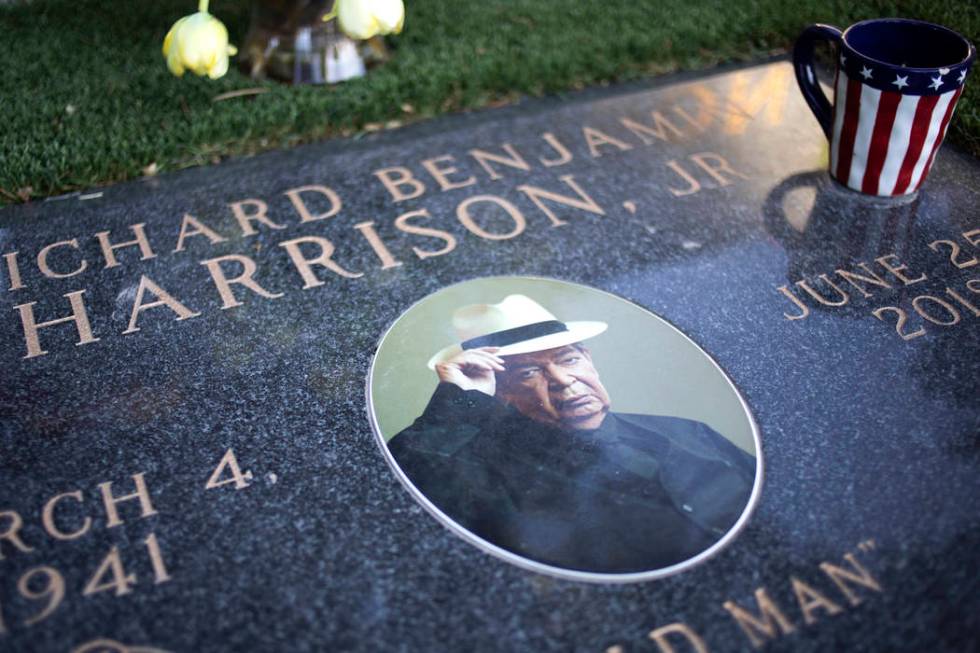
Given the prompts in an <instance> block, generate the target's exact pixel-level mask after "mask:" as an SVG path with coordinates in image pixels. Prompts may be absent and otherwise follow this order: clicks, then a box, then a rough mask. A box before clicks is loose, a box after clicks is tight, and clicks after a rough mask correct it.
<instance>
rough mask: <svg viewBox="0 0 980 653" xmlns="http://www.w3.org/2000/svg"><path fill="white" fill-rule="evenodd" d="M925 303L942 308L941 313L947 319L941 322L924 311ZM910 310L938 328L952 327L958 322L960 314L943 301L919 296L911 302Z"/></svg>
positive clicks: (928, 296) (929, 296) (930, 296)
mask: <svg viewBox="0 0 980 653" xmlns="http://www.w3.org/2000/svg"><path fill="white" fill-rule="evenodd" d="M927 301H929V302H932V303H933V304H937V305H939V306H940V307H942V309H943V311H944V312H945V313H946V314H947V315H948V316H949V319H947V320H946V321H943V320H941V319H939V318H938V317H935V316H934V315H931V314H930V313H929V312H928V311H926V309H925V306H927V304H926V302H927ZM912 308H914V309H915V312H916V313H918V314H919V315H920V316H922V319H924V320H927V321H929V322H932V323H933V324H938V325H940V326H953V325H954V324H957V323H958V322H959V321H960V312H959V311H957V310H956V309H955V308H953V305H952V304H950V303H949V302H947V301H946V300H944V299H940V298H939V297H933V296H932V295H920V296H918V297H916V298H915V299H913V300H912Z"/></svg>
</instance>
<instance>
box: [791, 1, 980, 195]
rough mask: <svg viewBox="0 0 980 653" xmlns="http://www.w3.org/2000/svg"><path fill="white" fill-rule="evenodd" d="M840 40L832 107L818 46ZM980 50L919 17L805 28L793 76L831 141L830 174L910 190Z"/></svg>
mask: <svg viewBox="0 0 980 653" xmlns="http://www.w3.org/2000/svg"><path fill="white" fill-rule="evenodd" d="M818 41H830V42H831V43H835V44H837V49H838V61H837V77H836V80H835V81H834V104H833V105H831V103H830V101H829V100H828V99H827V96H826V95H824V93H823V90H821V88H820V84H819V83H818V82H817V77H816V73H815V72H814V68H813V49H814V45H815V44H816V43H817V42H818ZM976 54H977V51H976V48H975V47H974V46H973V45H972V44H971V43H970V42H969V41H967V40H966V39H965V38H964V37H963V36H960V35H959V34H957V33H956V32H954V31H953V30H951V29H947V28H945V27H942V26H940V25H934V24H932V23H926V22H923V21H918V20H906V19H900V18H882V19H874V20H865V21H862V22H860V23H855V24H854V25H851V26H850V27H848V28H847V29H846V30H844V31H843V32H841V30H840V29H838V28H836V27H833V26H831V25H821V24H817V25H811V26H810V27H807V28H806V29H805V30H803V33H802V34H801V35H800V38H799V39H798V40H797V41H796V46H795V48H794V49H793V68H794V69H795V70H796V81H797V82H798V83H799V85H800V89H801V90H802V92H803V97H804V98H806V101H807V104H809V105H810V109H812V110H813V113H814V114H815V115H816V116H817V120H818V121H820V126H821V127H823V131H824V133H825V134H826V135H827V138H828V139H829V140H830V174H831V176H832V177H834V178H835V179H836V180H837V181H839V182H840V183H842V184H844V185H845V186H847V187H848V188H851V189H853V190H856V191H859V192H862V193H867V194H869V195H881V196H892V195H908V194H911V193H914V192H915V191H916V190H918V188H919V186H921V185H922V182H923V181H924V180H925V178H926V175H927V174H929V169H930V168H931V167H932V163H933V161H934V160H935V158H936V152H937V151H938V150H939V146H940V145H941V144H942V142H943V137H944V136H945V135H946V128H947V127H948V126H949V119H950V117H952V115H953V109H954V107H955V106H956V101H957V100H958V99H959V98H960V94H961V93H962V92H963V83H964V81H965V80H966V76H967V74H969V72H970V67H971V66H972V65H973V61H974V59H975V58H976Z"/></svg>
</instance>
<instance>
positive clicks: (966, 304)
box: [946, 287, 980, 317]
mask: <svg viewBox="0 0 980 653" xmlns="http://www.w3.org/2000/svg"><path fill="white" fill-rule="evenodd" d="M946 294H947V295H949V296H950V297H952V298H953V299H955V300H956V301H957V303H959V304H960V306H962V307H963V308H965V309H967V310H968V311H970V312H971V313H973V315H974V317H980V308H977V307H976V306H974V305H973V303H972V302H970V301H969V300H968V299H967V298H966V297H963V296H962V295H960V294H959V293H958V292H956V291H955V290H953V289H952V288H949V287H947V288H946Z"/></svg>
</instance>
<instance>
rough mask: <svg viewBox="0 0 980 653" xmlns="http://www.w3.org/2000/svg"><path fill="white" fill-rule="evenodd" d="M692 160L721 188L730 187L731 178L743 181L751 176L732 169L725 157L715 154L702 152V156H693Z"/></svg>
mask: <svg viewBox="0 0 980 653" xmlns="http://www.w3.org/2000/svg"><path fill="white" fill-rule="evenodd" d="M690 159H691V160H692V161H694V163H696V164H697V165H698V166H699V167H700V168H701V169H702V170H704V171H705V172H707V173H708V174H709V175H711V177H712V178H713V179H714V180H715V181H717V182H718V185H719V186H728V185H730V184H731V183H732V182H731V179H730V177H741V178H742V179H748V178H749V176H748V175H745V174H742V173H741V172H739V171H737V170H735V169H734V168H732V166H731V165H730V164H729V163H728V161H726V160H725V157H723V156H721V155H720V154H716V153H715V152H701V153H700V154H692V155H691V156H690ZM709 159H710V160H711V161H714V165H712V164H711V163H709ZM722 173H727V174H728V175H729V176H728V177H726V176H725V175H724V174H722Z"/></svg>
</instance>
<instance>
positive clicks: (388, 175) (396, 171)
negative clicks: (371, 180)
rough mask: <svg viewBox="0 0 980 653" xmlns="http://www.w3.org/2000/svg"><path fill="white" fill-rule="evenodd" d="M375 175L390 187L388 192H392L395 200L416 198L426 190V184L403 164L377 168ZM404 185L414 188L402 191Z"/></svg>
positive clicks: (386, 186) (401, 200) (402, 200)
mask: <svg viewBox="0 0 980 653" xmlns="http://www.w3.org/2000/svg"><path fill="white" fill-rule="evenodd" d="M374 176H375V177H377V178H378V179H380V180H381V183H382V184H384V187H385V188H387V189H388V193H390V194H391V197H392V199H394V200H395V202H404V201H405V200H411V199H415V198H416V197H419V196H420V195H422V193H424V192H425V184H423V183H422V182H421V181H419V180H418V179H416V178H415V176H414V175H412V171H411V170H409V169H408V168H403V167H401V166H395V167H393V168H383V169H381V170H375V171H374ZM402 186H408V187H410V188H411V189H412V190H410V191H408V192H402V190H401V188H402Z"/></svg>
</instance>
